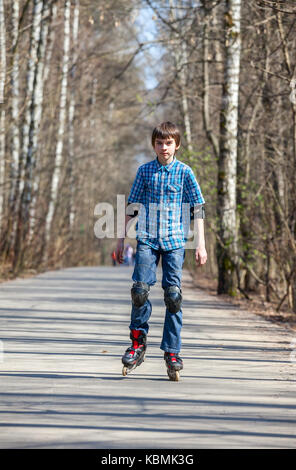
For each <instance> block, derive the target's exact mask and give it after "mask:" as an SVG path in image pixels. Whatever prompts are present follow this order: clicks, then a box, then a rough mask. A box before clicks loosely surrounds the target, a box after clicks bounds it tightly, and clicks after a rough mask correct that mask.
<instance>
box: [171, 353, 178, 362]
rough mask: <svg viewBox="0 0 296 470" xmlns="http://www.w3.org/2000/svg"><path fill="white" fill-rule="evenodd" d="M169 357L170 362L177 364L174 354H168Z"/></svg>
mask: <svg viewBox="0 0 296 470" xmlns="http://www.w3.org/2000/svg"><path fill="white" fill-rule="evenodd" d="M170 356H171V361H172V362H177V359H176V358H175V354H174V353H170Z"/></svg>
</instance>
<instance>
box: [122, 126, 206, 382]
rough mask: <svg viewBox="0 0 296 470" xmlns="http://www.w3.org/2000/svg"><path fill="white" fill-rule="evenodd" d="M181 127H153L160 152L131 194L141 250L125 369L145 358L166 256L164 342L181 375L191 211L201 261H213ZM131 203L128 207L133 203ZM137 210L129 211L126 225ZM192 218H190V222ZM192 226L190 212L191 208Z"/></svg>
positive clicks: (171, 370) (172, 372)
mask: <svg viewBox="0 0 296 470" xmlns="http://www.w3.org/2000/svg"><path fill="white" fill-rule="evenodd" d="M180 141H181V139H180V131H179V130H178V128H177V127H176V126H175V125H174V124H173V123H171V122H164V123H162V124H160V125H159V126H157V127H156V128H155V129H154V130H153V133H152V146H153V149H154V151H155V153H156V158H155V159H154V160H152V161H150V162H148V163H145V164H144V165H141V166H140V167H139V169H138V172H137V175H136V178H135V181H134V183H133V186H132V188H131V192H130V195H129V198H128V206H129V205H130V208H132V207H133V206H131V205H132V204H134V203H138V205H139V206H140V210H139V219H138V222H137V227H136V230H137V251H136V257H135V266H134V272H133V275H132V279H133V281H134V284H133V286H132V289H131V297H132V310H131V322H130V338H131V340H132V345H131V347H129V348H128V349H127V350H126V352H125V354H124V355H123V357H122V362H123V365H124V366H123V375H126V373H127V372H128V371H130V370H131V369H133V368H134V367H136V366H137V365H140V364H141V362H143V360H144V355H145V350H146V337H147V334H148V330H149V324H148V321H149V318H150V315H151V312H152V305H151V302H150V300H149V299H148V296H149V291H150V286H153V285H154V284H155V283H156V268H157V265H158V263H159V260H160V256H161V257H162V272H163V275H162V288H163V290H164V302H165V305H166V314H165V321H164V328H163V337H162V342H161V345H160V348H161V349H162V350H163V351H164V359H165V362H166V366H167V370H168V375H169V377H170V379H171V380H178V379H179V370H181V369H182V368H183V361H182V359H181V358H180V356H179V352H180V349H181V328H182V308H181V305H182V291H181V277H182V268H183V262H184V258H185V243H186V241H187V235H188V230H186V223H185V222H186V220H185V219H186V214H185V210H184V209H183V208H184V206H186V207H187V208H188V207H190V216H189V219H190V218H194V219H197V220H196V223H197V232H198V244H197V247H196V251H195V259H196V262H197V264H198V265H199V266H201V265H204V264H205V263H206V261H207V252H206V248H205V238H204V221H203V218H204V203H205V201H204V198H203V196H202V193H201V190H200V187H199V185H198V183H197V181H196V178H195V176H194V173H193V171H192V169H191V168H190V167H189V166H188V165H186V164H184V163H182V162H180V161H178V160H177V159H176V156H175V154H176V152H177V150H178V149H179V147H180ZM130 208H129V207H128V209H130ZM134 215H137V212H134V213H132V214H131V215H130V216H126V225H127V223H128V222H129V220H130V219H131V218H132V217H133V216H134ZM189 223H190V222H189ZM187 229H188V213H187ZM123 253H124V238H122V239H119V240H118V244H117V259H118V261H119V262H120V263H122V262H123Z"/></svg>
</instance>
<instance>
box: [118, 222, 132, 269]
mask: <svg viewBox="0 0 296 470" xmlns="http://www.w3.org/2000/svg"><path fill="white" fill-rule="evenodd" d="M131 219H132V217H131V216H130V215H126V216H125V229H124V233H125V235H124V237H123V238H118V241H117V249H116V258H117V261H118V263H120V264H122V263H123V261H124V259H123V252H124V239H125V237H126V227H127V224H128V223H129V221H130V220H131Z"/></svg>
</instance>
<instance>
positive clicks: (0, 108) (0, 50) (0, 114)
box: [0, 0, 6, 227]
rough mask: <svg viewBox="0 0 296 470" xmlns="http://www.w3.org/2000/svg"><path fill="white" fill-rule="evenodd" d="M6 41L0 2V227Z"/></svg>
mask: <svg viewBox="0 0 296 470" xmlns="http://www.w3.org/2000/svg"><path fill="white" fill-rule="evenodd" d="M5 80H6V40H5V16H4V3H3V0H0V227H1V226H2V222H3V220H2V219H3V210H4V183H5V103H4V91H5Z"/></svg>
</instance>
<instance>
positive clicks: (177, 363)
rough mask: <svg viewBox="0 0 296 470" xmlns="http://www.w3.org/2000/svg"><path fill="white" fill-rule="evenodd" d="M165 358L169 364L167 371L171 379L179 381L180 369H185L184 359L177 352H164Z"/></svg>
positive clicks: (167, 364)
mask: <svg viewBox="0 0 296 470" xmlns="http://www.w3.org/2000/svg"><path fill="white" fill-rule="evenodd" d="M164 360H165V363H166V366H167V373H168V376H169V379H170V380H173V381H174V382H178V381H179V378H180V370H182V369H183V361H182V359H181V358H180V357H179V354H177V353H170V352H165V353H164Z"/></svg>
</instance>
